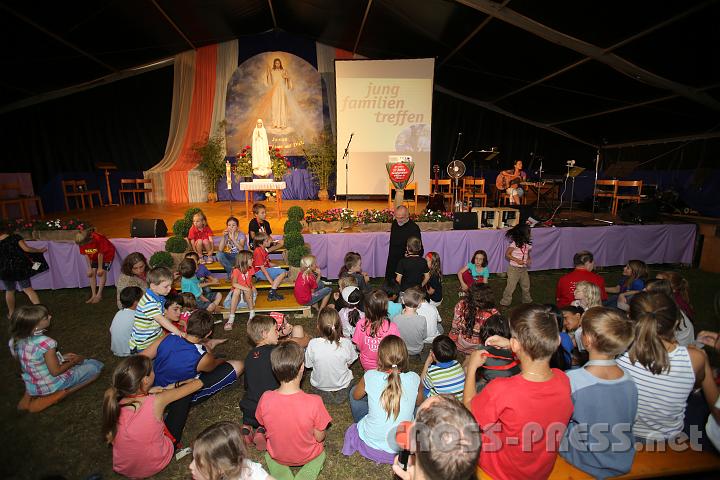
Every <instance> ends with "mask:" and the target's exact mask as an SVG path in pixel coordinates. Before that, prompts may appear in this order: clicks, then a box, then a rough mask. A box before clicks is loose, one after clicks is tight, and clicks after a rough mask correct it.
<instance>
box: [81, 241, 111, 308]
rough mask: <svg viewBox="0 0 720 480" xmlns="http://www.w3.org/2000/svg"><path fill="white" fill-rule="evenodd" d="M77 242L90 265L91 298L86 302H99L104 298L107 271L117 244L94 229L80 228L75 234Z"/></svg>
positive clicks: (88, 274)
mask: <svg viewBox="0 0 720 480" xmlns="http://www.w3.org/2000/svg"><path fill="white" fill-rule="evenodd" d="M75 243H77V244H78V247H79V248H80V254H81V255H83V256H84V257H85V259H86V260H87V265H88V271H87V276H88V278H89V279H90V298H89V299H88V300H87V301H86V302H85V303H99V302H100V300H102V291H103V287H105V282H106V281H107V273H108V272H109V271H110V267H111V266H112V262H113V259H114V258H115V246H114V245H113V244H112V243H111V242H110V240H108V239H107V237H105V236H104V235H100V234H99V233H97V232H95V231H93V230H78V232H77V233H76V234H75Z"/></svg>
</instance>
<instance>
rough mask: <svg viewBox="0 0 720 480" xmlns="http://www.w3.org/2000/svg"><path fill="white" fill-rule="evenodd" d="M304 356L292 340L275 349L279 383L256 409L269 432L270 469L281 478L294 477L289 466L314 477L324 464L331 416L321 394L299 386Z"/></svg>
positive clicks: (267, 457)
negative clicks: (325, 442) (313, 393)
mask: <svg viewBox="0 0 720 480" xmlns="http://www.w3.org/2000/svg"><path fill="white" fill-rule="evenodd" d="M304 357H305V352H304V350H303V349H302V347H300V346H299V345H297V344H295V343H292V342H288V343H283V344H281V345H278V346H277V347H275V348H274V349H273V350H272V352H271V353H270V363H271V367H272V373H273V375H275V378H277V379H278V381H279V382H280V386H279V387H278V388H277V389H275V390H269V391H266V392H265V393H264V394H263V395H262V397H261V398H260V401H259V402H258V406H257V410H256V411H255V416H256V418H257V421H258V422H259V423H260V424H261V425H263V427H265V430H266V432H267V433H266V435H267V452H266V453H265V461H266V463H267V465H268V470H269V471H270V475H272V476H273V477H275V478H278V479H281V478H293V474H292V471H291V470H290V467H302V468H300V471H298V473H297V475H296V477H297V478H303V479H308V480H312V479H315V478H317V477H318V475H320V472H321V471H322V468H323V466H324V464H325V456H326V454H325V448H324V445H323V442H324V441H325V437H326V436H327V431H326V430H327V428H328V426H329V425H330V422H332V418H331V417H330V414H329V413H328V411H327V409H325V405H324V404H323V401H322V398H320V396H319V395H312V394H308V393H305V392H303V391H302V389H301V388H300V382H301V381H302V377H303V373H304V371H305V365H304Z"/></svg>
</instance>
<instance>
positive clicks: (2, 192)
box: [0, 183, 27, 220]
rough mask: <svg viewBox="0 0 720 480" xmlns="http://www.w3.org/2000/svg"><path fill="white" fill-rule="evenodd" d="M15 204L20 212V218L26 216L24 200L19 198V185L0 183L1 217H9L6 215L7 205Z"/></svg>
mask: <svg viewBox="0 0 720 480" xmlns="http://www.w3.org/2000/svg"><path fill="white" fill-rule="evenodd" d="M12 206H16V207H17V210H18V212H19V213H20V218H27V209H26V205H25V202H24V201H23V199H22V198H20V185H17V184H14V183H8V184H3V185H0V208H2V218H6V219H8V220H9V219H10V215H8V210H7V208H8V207H12Z"/></svg>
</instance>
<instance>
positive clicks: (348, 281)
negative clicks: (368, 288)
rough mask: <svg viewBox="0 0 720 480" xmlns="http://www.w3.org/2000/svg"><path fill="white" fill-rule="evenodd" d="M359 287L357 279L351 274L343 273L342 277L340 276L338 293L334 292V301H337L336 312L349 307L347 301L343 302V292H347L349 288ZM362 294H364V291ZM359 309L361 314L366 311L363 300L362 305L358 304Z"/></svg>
mask: <svg viewBox="0 0 720 480" xmlns="http://www.w3.org/2000/svg"><path fill="white" fill-rule="evenodd" d="M357 286H358V282H357V280H356V279H355V277H353V276H352V275H350V274H349V273H343V274H342V275H340V277H339V278H338V291H337V292H333V300H334V301H335V310H337V311H338V312H339V311H340V310H342V309H343V308H345V307H347V306H348V305H347V303H345V300H343V298H342V291H343V290H345V289H346V288H347V287H357ZM358 288H360V287H358ZM360 293H362V291H361V292H360ZM357 307H358V309H359V310H360V311H361V312H364V311H365V305H364V302H363V300H362V299H361V300H360V303H358V305H357Z"/></svg>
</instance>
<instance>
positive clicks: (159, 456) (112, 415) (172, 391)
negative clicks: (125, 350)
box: [102, 355, 202, 478]
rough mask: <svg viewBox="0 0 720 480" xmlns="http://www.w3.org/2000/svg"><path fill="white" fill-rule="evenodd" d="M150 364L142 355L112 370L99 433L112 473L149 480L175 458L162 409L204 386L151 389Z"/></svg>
mask: <svg viewBox="0 0 720 480" xmlns="http://www.w3.org/2000/svg"><path fill="white" fill-rule="evenodd" d="M154 377H155V375H154V373H153V368H152V361H151V360H150V359H149V358H147V357H144V356H142V355H133V356H130V357H127V358H124V359H122V361H121V362H120V363H119V364H118V366H117V367H116V368H115V371H114V372H113V377H112V382H111V385H112V386H111V387H110V388H108V389H107V390H106V391H105V397H104V399H103V406H102V417H103V425H102V433H103V437H105V440H106V441H107V442H108V443H110V444H112V452H113V471H115V472H116V473H119V474H120V475H124V476H126V477H130V478H147V477H151V476H153V475H155V474H157V473H159V472H160V471H162V470H163V469H164V468H165V467H167V465H168V464H169V463H170V460H171V459H172V456H173V451H174V448H173V440H174V439H173V438H171V437H170V436H169V434H168V432H167V431H166V428H165V424H164V423H163V416H164V412H165V408H166V407H167V406H168V405H170V404H171V403H173V402H175V401H176V400H179V399H181V398H183V397H186V396H188V395H191V394H192V393H194V392H196V391H198V390H199V389H200V388H201V387H202V382H201V381H200V380H197V379H193V378H191V379H189V380H185V381H183V382H181V383H180V382H179V383H175V384H172V385H167V386H164V387H153V379H154Z"/></svg>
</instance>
